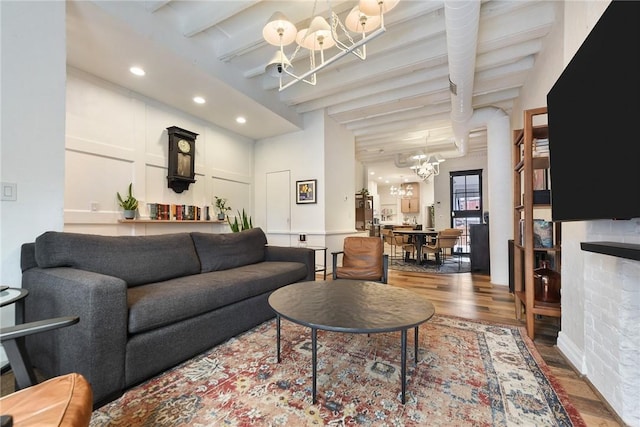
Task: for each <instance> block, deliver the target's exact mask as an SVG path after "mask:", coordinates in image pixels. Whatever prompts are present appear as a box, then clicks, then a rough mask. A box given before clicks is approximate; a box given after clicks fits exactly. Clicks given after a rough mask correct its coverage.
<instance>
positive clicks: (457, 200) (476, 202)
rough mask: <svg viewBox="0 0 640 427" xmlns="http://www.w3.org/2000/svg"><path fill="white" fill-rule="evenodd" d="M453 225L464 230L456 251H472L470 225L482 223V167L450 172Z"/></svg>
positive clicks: (466, 252)
mask: <svg viewBox="0 0 640 427" xmlns="http://www.w3.org/2000/svg"><path fill="white" fill-rule="evenodd" d="M449 178H450V180H451V185H450V186H449V189H450V191H451V195H450V196H451V227H452V228H459V229H461V230H462V235H461V236H460V239H459V241H458V245H457V246H456V247H455V248H454V251H455V252H462V253H465V254H468V253H469V252H470V246H469V243H470V239H469V226H470V225H471V224H482V169H475V170H467V171H457V172H450V176H449Z"/></svg>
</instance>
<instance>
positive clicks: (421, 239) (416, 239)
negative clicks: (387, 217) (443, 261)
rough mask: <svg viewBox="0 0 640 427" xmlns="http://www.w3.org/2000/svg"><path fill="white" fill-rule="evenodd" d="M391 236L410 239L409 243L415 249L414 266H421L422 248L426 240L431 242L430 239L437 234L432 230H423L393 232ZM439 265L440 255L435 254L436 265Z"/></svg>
mask: <svg viewBox="0 0 640 427" xmlns="http://www.w3.org/2000/svg"><path fill="white" fill-rule="evenodd" d="M393 234H397V235H401V236H410V237H411V243H413V245H414V246H415V248H416V264H422V246H423V245H426V244H427V238H429V241H431V239H433V238H435V237H437V236H438V232H437V231H436V230H435V229H433V228H427V229H424V230H393ZM439 263H440V254H438V253H436V264H439Z"/></svg>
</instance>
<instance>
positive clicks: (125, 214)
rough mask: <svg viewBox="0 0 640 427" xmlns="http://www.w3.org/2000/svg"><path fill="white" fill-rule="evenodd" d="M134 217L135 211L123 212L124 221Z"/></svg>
mask: <svg viewBox="0 0 640 427" xmlns="http://www.w3.org/2000/svg"><path fill="white" fill-rule="evenodd" d="M135 217H136V211H132V210H125V211H124V219H134V218H135Z"/></svg>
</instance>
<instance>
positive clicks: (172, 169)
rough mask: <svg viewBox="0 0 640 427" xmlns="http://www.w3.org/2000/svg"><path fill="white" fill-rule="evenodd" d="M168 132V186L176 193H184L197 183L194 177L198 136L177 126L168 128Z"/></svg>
mask: <svg viewBox="0 0 640 427" xmlns="http://www.w3.org/2000/svg"><path fill="white" fill-rule="evenodd" d="M167 132H168V135H169V171H168V174H167V181H168V186H169V188H171V189H173V191H175V192H176V193H182V192H183V191H184V190H188V189H189V184H192V183H194V182H196V180H195V179H194V177H195V158H196V137H197V136H198V134H197V133H194V132H191V131H188V130H185V129H182V128H179V127H177V126H171V127H168V128H167Z"/></svg>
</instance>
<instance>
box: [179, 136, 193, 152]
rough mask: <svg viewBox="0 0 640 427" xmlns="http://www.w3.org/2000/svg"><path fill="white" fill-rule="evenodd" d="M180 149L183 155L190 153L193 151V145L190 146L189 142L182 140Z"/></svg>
mask: <svg viewBox="0 0 640 427" xmlns="http://www.w3.org/2000/svg"><path fill="white" fill-rule="evenodd" d="M178 149H179V150H180V151H182V152H183V153H188V152H189V151H191V144H189V141H186V140H184V139H181V140H180V141H178Z"/></svg>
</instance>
